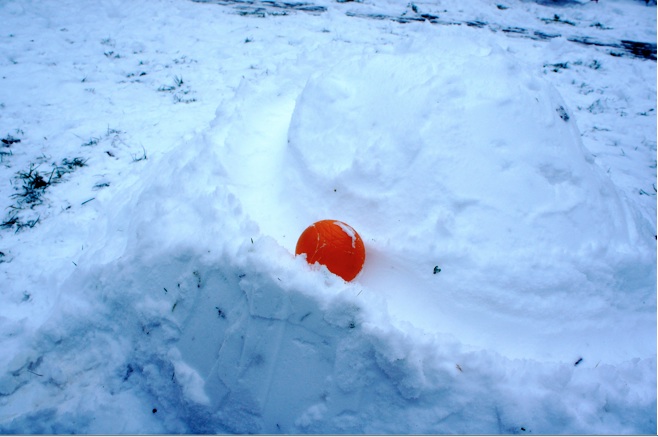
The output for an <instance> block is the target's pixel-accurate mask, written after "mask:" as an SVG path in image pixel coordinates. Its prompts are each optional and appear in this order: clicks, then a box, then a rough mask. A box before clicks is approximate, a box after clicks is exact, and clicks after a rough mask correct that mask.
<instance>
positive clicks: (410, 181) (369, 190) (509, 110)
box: [289, 47, 636, 292]
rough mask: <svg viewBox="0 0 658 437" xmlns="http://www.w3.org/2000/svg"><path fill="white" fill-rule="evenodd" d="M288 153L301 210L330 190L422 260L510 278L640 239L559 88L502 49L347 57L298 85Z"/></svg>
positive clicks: (373, 228)
mask: <svg viewBox="0 0 658 437" xmlns="http://www.w3.org/2000/svg"><path fill="white" fill-rule="evenodd" d="M289 152H290V155H291V156H292V161H293V162H294V163H295V164H293V165H290V167H289V168H291V169H293V173H295V172H296V174H295V176H296V177H297V181H298V184H297V186H298V187H308V188H307V189H306V190H304V189H301V188H300V189H299V190H298V193H299V196H298V197H299V199H300V200H299V203H300V204H302V203H303V204H304V205H305V206H306V207H309V206H313V207H316V206H318V207H321V208H322V207H324V205H322V204H323V203H324V201H325V199H327V196H324V195H323V193H326V192H330V191H331V190H328V189H327V188H336V190H337V192H340V193H342V195H341V196H340V197H339V198H334V199H335V200H333V202H335V203H336V204H338V203H340V208H341V209H343V210H346V211H361V212H363V217H362V221H363V222H365V223H364V224H363V225H362V226H364V225H365V226H366V227H367V233H368V234H370V235H376V236H377V238H378V239H380V240H390V241H395V244H396V246H397V247H398V248H400V249H403V250H406V251H411V252H414V253H417V254H423V255H425V256H427V257H428V258H433V257H434V258H438V259H440V258H444V257H445V254H447V253H459V254H462V255H465V256H468V257H469V258H471V259H472V260H473V261H474V262H476V263H477V265H478V267H481V268H482V269H486V270H490V271H492V270H496V271H499V272H501V273H502V271H504V272H505V274H506V275H507V274H510V273H512V274H513V273H514V272H515V271H519V269H522V268H529V269H542V268H549V267H555V265H554V262H555V260H556V258H558V257H559V258H564V259H565V260H567V261H565V262H569V263H571V262H572V261H573V260H574V259H582V258H598V259H600V258H601V257H605V256H607V255H609V254H615V253H618V252H619V251H629V249H630V248H631V247H633V246H634V245H635V237H636V231H635V225H634V223H633V221H632V219H631V218H630V217H628V213H627V212H626V209H625V207H624V205H623V203H622V202H621V200H620V198H619V196H618V195H617V193H616V190H615V188H614V187H613V186H612V184H611V183H610V182H609V181H608V180H607V179H606V177H605V176H604V175H602V173H601V171H600V169H599V168H598V167H596V165H595V164H594V163H593V159H592V158H591V156H589V155H588V154H587V153H586V152H585V150H584V148H583V146H582V144H581V141H580V135H579V133H578V130H577V127H576V125H575V121H574V119H573V116H572V115H571V112H570V111H569V110H568V109H567V108H566V105H565V103H564V102H563V101H562V99H561V98H560V96H559V95H558V93H557V91H556V90H555V89H554V88H553V87H552V86H551V85H550V84H548V83H547V82H545V81H543V80H541V79H540V78H538V77H536V76H531V75H529V74H528V73H527V72H526V71H525V70H524V69H523V68H522V67H521V65H520V63H519V62H518V61H516V60H513V59H512V58H511V57H510V56H509V55H506V54H505V53H503V52H502V50H500V49H498V50H496V49H490V50H484V49H482V48H479V47H471V50H470V51H468V50H467V51H466V53H464V50H462V49H460V50H459V51H457V50H450V49H446V48H444V49H443V50H439V51H433V52H431V53H414V54H375V55H371V56H367V57H358V58H355V59H350V60H347V61H344V62H341V63H339V64H338V65H336V66H334V67H333V68H331V69H330V70H329V71H326V72H322V73H321V74H319V75H316V76H314V77H313V78H312V79H311V80H310V81H309V83H308V84H307V85H306V87H305V88H304V91H303V93H302V94H301V96H300V98H299V100H298V102H297V105H296V106H295V111H294V114H293V116H292V121H291V127H290V132H289ZM328 202H329V203H330V206H326V207H325V208H331V207H333V206H334V204H332V198H331V197H329V198H328ZM336 208H338V207H336ZM592 217H598V220H597V221H596V223H592V220H591V219H592ZM400 223H402V224H403V226H399V224H400ZM536 277H537V279H538V280H540V279H543V277H545V275H537V276H536ZM528 285H532V284H528ZM524 292H526V291H524Z"/></svg>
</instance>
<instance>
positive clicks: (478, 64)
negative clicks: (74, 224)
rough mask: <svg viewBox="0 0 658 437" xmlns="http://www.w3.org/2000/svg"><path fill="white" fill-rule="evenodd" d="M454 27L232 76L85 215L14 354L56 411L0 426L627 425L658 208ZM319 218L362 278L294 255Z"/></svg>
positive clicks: (647, 316)
mask: <svg viewBox="0 0 658 437" xmlns="http://www.w3.org/2000/svg"><path fill="white" fill-rule="evenodd" d="M464 44H465V43H464V42H463V41H461V42H460V44H459V50H457V49H453V48H451V44H450V42H446V43H445V44H443V45H442V46H441V47H439V48H433V49H432V51H429V50H425V49H423V50H418V49H415V50H409V47H405V48H404V50H402V49H401V53H395V54H369V55H364V56H362V57H358V58H351V59H346V60H343V61H341V62H339V63H337V64H336V65H334V66H331V67H328V68H327V69H326V70H325V71H322V72H318V74H316V75H314V76H312V77H311V78H310V79H309V80H308V82H307V83H306V84H304V83H283V84H282V83H281V82H276V81H275V80H274V79H272V80H271V81H269V82H268V81H263V82H261V83H259V84H250V83H244V84H243V86H241V87H240V88H239V89H238V90H236V96H235V98H233V99H231V100H230V101H228V102H225V103H223V104H222V105H220V107H219V108H218V112H217V119H216V121H215V123H214V124H213V126H212V127H210V128H209V129H208V131H207V132H204V133H202V134H200V135H198V136H196V137H195V138H193V139H191V140H189V141H186V142H185V143H183V144H181V146H180V148H179V149H178V150H177V151H176V153H174V154H171V155H169V156H165V157H163V158H161V159H158V160H153V161H151V162H150V163H149V165H150V166H151V168H150V170H149V174H150V176H148V177H146V178H145V179H143V180H141V181H140V182H139V186H136V187H132V189H130V190H126V195H125V196H124V197H120V198H117V199H114V200H113V201H112V202H114V204H115V205H114V207H113V208H109V209H108V210H113V211H116V215H115V216H108V217H105V221H101V222H99V223H98V224H97V225H96V228H95V229H92V230H91V231H89V232H90V238H91V237H93V235H94V234H98V235H106V236H109V237H111V238H109V240H110V241H112V244H110V245H108V246H104V247H100V246H99V247H97V250H95V251H90V252H89V253H88V255H87V257H86V259H85V258H84V257H83V259H81V260H80V262H79V263H78V264H79V265H80V268H79V270H78V271H77V272H76V274H75V275H73V276H72V277H71V278H69V279H68V280H67V281H66V282H65V283H64V285H63V286H62V287H61V289H60V290H59V291H58V297H57V303H56V305H55V308H54V310H53V311H52V312H51V314H52V316H51V317H50V318H49V319H47V320H44V321H41V323H40V327H39V328H38V331H36V335H35V337H34V338H35V340H34V344H26V345H21V346H17V348H18V349H20V350H22V351H23V352H22V354H21V355H19V356H17V357H15V358H14V359H13V361H12V363H11V366H10V367H12V369H14V370H18V369H21V368H23V367H25V366H26V365H27V364H26V363H37V362H38V365H39V366H40V367H39V369H40V371H42V373H44V374H49V375H53V376H51V377H50V380H49V381H48V383H43V384H42V388H41V389H40V391H36V392H34V393H37V394H38V395H39V396H41V397H42V398H43V402H44V404H45V405H52V400H53V399H57V403H56V404H55V405H57V406H56V407H49V409H47V410H46V411H39V412H38V413H37V412H35V413H33V414H31V413H29V411H26V410H25V409H26V408H28V406H31V405H32V404H31V403H32V402H36V400H35V399H25V404H21V403H14V404H12V406H11V411H5V412H4V414H6V415H15V416H16V417H17V419H16V420H15V421H14V422H12V425H11V426H12V427H13V428H12V427H4V428H3V429H2V431H3V432H12V430H13V429H15V430H22V431H23V432H25V431H26V430H32V431H34V432H44V433H67V432H72V431H75V430H79V429H87V430H88V432H89V433H94V432H102V433H107V432H108V430H111V432H112V433H121V432H130V431H133V430H139V431H138V432H156V433H158V432H167V433H179V432H182V433H200V432H203V433H223V432H236V433H369V434H370V433H373V434H376V433H400V434H408V433H413V434H422V433H459V434H466V433H469V434H471V433H485V434H488V433H516V432H521V430H523V431H526V430H531V431H533V432H537V433H549V434H551V433H564V432H568V433H576V434H577V433H587V434H591V433H606V432H609V431H610V430H614V431H615V432H616V433H624V432H637V431H638V428H637V426H638V425H637V423H638V421H639V420H640V418H641V417H652V416H654V413H655V407H656V405H655V392H653V393H652V391H651V390H652V388H651V387H649V388H647V387H646V386H645V384H646V381H649V380H653V381H655V365H656V363H655V342H654V344H647V343H646V341H644V340H645V339H640V340H641V341H640V340H638V341H636V340H635V339H633V338H630V337H629V336H628V335H627V333H628V332H630V331H629V330H631V329H633V328H634V327H635V328H636V327H637V326H645V325H646V326H652V324H653V325H654V326H655V314H651V313H643V312H641V311H640V312H639V313H638V311H639V310H638V308H639V307H641V305H640V302H643V301H644V302H646V301H648V300H651V299H653V300H654V302H655V296H654V292H655V290H653V284H655V261H656V260H655V254H654V252H653V251H652V250H651V248H650V247H649V246H648V245H646V244H644V243H641V242H640V240H639V238H638V233H639V232H640V230H642V229H643V227H646V226H649V224H647V223H644V222H643V221H642V220H641V218H639V217H636V216H634V214H633V213H632V212H631V211H630V210H629V209H628V208H627V207H626V203H625V201H624V199H623V198H621V197H620V196H619V194H617V192H616V191H615V188H614V187H613V186H612V185H611V184H610V183H609V182H608V180H607V179H606V176H605V175H604V174H603V173H602V172H601V170H600V169H599V168H597V167H596V165H595V164H594V163H593V162H592V160H591V159H589V157H588V154H587V153H586V152H585V150H584V149H583V147H582V145H581V143H580V139H579V133H578V131H577V128H576V125H575V121H574V118H573V116H572V114H571V112H570V110H569V108H567V107H566V105H565V104H564V103H563V102H562V100H561V98H560V96H559V95H558V93H557V92H556V91H555V90H554V89H553V88H551V87H550V86H549V85H548V84H547V83H545V82H544V81H543V80H541V79H539V78H537V77H533V76H531V75H529V74H528V73H527V72H526V71H525V70H524V68H523V66H522V64H521V63H520V62H519V61H518V60H515V59H513V58H512V57H511V56H510V55H508V54H507V53H504V52H503V51H502V50H500V49H498V48H496V47H489V46H482V45H476V44H471V45H468V44H467V45H466V46H465V45H464ZM322 218H335V219H340V220H344V221H346V222H347V223H349V224H351V225H352V226H354V227H355V229H357V230H358V232H359V233H360V234H361V235H362V237H363V238H364V242H365V244H366V250H367V251H368V258H367V260H366V266H365V268H364V271H363V272H362V274H361V275H360V276H359V277H357V279H356V280H355V281H353V282H352V283H345V282H343V281H342V280H340V278H337V277H335V276H333V275H330V274H329V273H328V272H327V271H326V270H325V269H322V268H318V267H315V268H310V267H309V266H308V265H307V264H306V263H305V262H304V261H303V260H302V259H299V258H297V259H296V258H294V257H293V255H292V249H291V248H292V247H294V242H295V240H296V237H297V236H298V235H299V233H301V231H302V230H303V229H304V228H305V227H306V226H307V225H308V224H310V223H312V222H313V221H315V220H317V219H322ZM284 236H285V238H284ZM435 265H440V266H441V268H442V272H441V273H440V274H438V275H434V274H433V273H432V268H433V267H434V266H435ZM85 266H88V267H85ZM78 290H80V291H78ZM629 294H632V295H633V298H632V299H631V298H629V296H628V295H629ZM633 301H636V302H638V305H637V308H636V307H634V306H633V305H632V304H629V303H628V302H633ZM629 305H630V307H629ZM654 307H655V305H654ZM34 323H35V324H37V322H34ZM7 329H9V328H7ZM11 329H15V330H16V331H17V332H18V331H21V330H24V329H29V327H26V326H22V325H20V324H16V325H14V326H13V327H12V328H11ZM85 344H94V345H96V347H95V350H94V351H88V350H85V349H84V348H85ZM97 345H105V346H106V347H104V348H98V347H97ZM37 350H39V351H45V353H44V354H43V355H40V356H36V355H35V354H36V352H35V351H37ZM82 351H84V352H85V353H84V354H82V353H80V352H82ZM585 354H587V365H582V366H575V365H574V362H575V361H576V360H577V359H578V358H579V357H582V356H584V355H585ZM597 361H598V363H597ZM584 364H585V363H584ZM10 370H11V369H10ZM23 375H27V374H26V373H23ZM58 375H59V376H58ZM27 377H28V376H25V378H27ZM25 378H24V379H25ZM652 378H653V379H652ZM91 381H94V383H91ZM27 383H28V381H27V379H25V380H21V379H19V378H7V377H4V379H3V380H1V381H0V387H1V391H2V392H3V393H11V392H13V391H16V390H17V389H18V388H20V386H21V385H23V384H27ZM98 386H102V387H103V388H104V390H105V391H102V392H98V390H97V389H96V387H98ZM654 386H655V384H654ZM61 387H67V389H68V390H74V391H75V392H76V393H77V395H76V396H75V397H70V398H69V397H62V395H61V394H60V393H61ZM34 396H37V395H36V394H35V395H34ZM144 397H146V398H147V399H151V400H152V407H153V409H152V410H151V409H150V408H149V409H148V410H145V409H144V406H143V405H141V404H140V403H139V402H138V399H143V398H144ZM37 403H38V402H37ZM132 404H134V411H135V413H134V414H133V415H125V413H124V412H125V411H126V409H127V408H129V406H130V405H132ZM149 407H150V405H149ZM67 411H68V412H69V413H66V412H67ZM56 413H57V414H56ZM117 415H121V417H122V418H123V419H122V420H120V421H117ZM62 417H63V418H65V419H66V420H64V419H61V418H62ZM156 417H157V419H158V420H156V419H155V418H156ZM163 417H164V419H163ZM654 417H655V416H654ZM55 418H56V420H55ZM654 430H655V421H654V422H653V423H646V429H644V431H648V432H653V431H654ZM640 431H642V430H640Z"/></svg>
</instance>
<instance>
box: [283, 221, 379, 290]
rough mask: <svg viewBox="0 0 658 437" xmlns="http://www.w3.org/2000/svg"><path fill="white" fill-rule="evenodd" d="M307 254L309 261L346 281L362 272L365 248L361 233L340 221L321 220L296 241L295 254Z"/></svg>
mask: <svg viewBox="0 0 658 437" xmlns="http://www.w3.org/2000/svg"><path fill="white" fill-rule="evenodd" d="M302 253H305V254H306V261H307V262H308V263H309V264H315V263H316V262H317V263H320V264H322V265H325V266H327V268H328V269H329V271H330V272H331V273H333V274H335V275H338V276H340V277H341V278H343V279H344V280H346V281H351V280H352V279H354V278H355V277H356V275H358V274H359V272H360V271H361V268H362V267H363V263H364V262H365V260H366V249H365V247H364V245H363V240H361V237H360V236H359V234H358V233H357V232H356V231H355V230H354V228H352V227H351V226H350V225H348V224H346V223H343V222H341V221H338V220H321V221H319V222H316V223H313V224H312V225H311V226H309V227H308V228H306V229H305V230H304V232H302V235H301V236H300V237H299V240H298V241H297V247H296V248H295V255H301V254H302Z"/></svg>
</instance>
